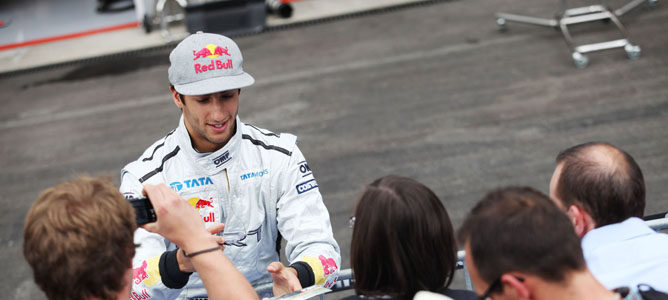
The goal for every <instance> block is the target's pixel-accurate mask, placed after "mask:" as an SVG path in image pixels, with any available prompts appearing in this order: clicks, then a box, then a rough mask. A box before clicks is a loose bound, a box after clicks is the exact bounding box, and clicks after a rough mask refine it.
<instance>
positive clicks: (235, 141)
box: [175, 114, 241, 175]
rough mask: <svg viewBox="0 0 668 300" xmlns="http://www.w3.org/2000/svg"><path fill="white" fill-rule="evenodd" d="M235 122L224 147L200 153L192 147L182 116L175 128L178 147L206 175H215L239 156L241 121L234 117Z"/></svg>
mask: <svg viewBox="0 0 668 300" xmlns="http://www.w3.org/2000/svg"><path fill="white" fill-rule="evenodd" d="M235 122H236V129H237V130H236V132H235V133H234V135H233V136H232V138H230V140H229V141H228V142H227V144H225V146H223V147H222V148H220V149H218V150H216V151H214V152H209V153H200V152H197V150H195V149H194V148H193V146H192V142H191V140H190V135H189V134H188V130H187V129H186V125H185V119H184V117H183V114H182V115H181V119H180V120H179V127H177V129H176V132H175V134H176V136H177V137H178V141H179V147H181V149H182V151H183V152H184V153H186V154H187V155H188V156H190V157H191V158H192V160H193V161H195V162H196V164H197V165H198V166H199V167H200V168H201V169H203V170H204V171H205V172H206V173H207V174H210V175H213V174H216V173H218V172H220V171H222V170H224V169H227V168H229V167H230V165H231V164H232V163H233V161H235V158H236V156H237V155H238V154H239V145H240V141H241V120H240V119H239V116H237V117H236V119H235Z"/></svg>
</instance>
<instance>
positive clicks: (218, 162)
mask: <svg viewBox="0 0 668 300" xmlns="http://www.w3.org/2000/svg"><path fill="white" fill-rule="evenodd" d="M230 159H232V158H231V157H230V151H225V153H223V154H221V155H219V156H218V157H216V158H214V159H213V164H214V165H216V167H220V166H221V165H222V164H224V163H226V162H228V161H230Z"/></svg>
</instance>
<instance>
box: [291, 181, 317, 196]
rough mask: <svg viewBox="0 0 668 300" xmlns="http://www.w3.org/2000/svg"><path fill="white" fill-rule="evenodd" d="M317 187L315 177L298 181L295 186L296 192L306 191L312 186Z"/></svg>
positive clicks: (312, 187)
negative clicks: (301, 181)
mask: <svg viewBox="0 0 668 300" xmlns="http://www.w3.org/2000/svg"><path fill="white" fill-rule="evenodd" d="M317 187H318V183H317V182H316V181H315V179H311V180H309V181H306V182H303V183H300V184H298V185H297V186H296V188H297V193H298V194H303V193H306V192H308V191H310V190H312V189H314V188H317Z"/></svg>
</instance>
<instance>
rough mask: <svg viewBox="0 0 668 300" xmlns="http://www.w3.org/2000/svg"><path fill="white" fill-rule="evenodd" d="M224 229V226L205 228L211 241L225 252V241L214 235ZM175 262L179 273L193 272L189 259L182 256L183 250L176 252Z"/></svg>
mask: <svg viewBox="0 0 668 300" xmlns="http://www.w3.org/2000/svg"><path fill="white" fill-rule="evenodd" d="M224 228H225V224H217V225H214V226H211V227H209V228H207V230H208V231H209V232H210V233H211V239H212V240H213V241H215V242H216V243H218V245H220V250H225V244H224V243H225V239H223V237H222V236H218V235H216V234H217V233H219V232H221V231H223V229H224ZM176 261H178V262H179V270H181V272H190V273H191V272H195V267H194V266H193V264H192V262H190V258H188V257H186V256H185V255H184V253H183V250H178V251H177V252H176Z"/></svg>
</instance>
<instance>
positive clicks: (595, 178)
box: [555, 142, 645, 227]
mask: <svg viewBox="0 0 668 300" xmlns="http://www.w3.org/2000/svg"><path fill="white" fill-rule="evenodd" d="M559 164H562V168H561V173H560V174H561V175H560V176H559V180H558V182H557V188H556V191H555V195H556V196H557V197H558V198H559V200H560V201H561V203H562V204H563V206H564V207H565V208H568V207H569V206H571V205H574V204H575V205H578V206H581V207H582V208H583V209H584V210H585V211H587V212H588V213H589V214H590V215H591V217H592V218H593V219H594V222H596V227H601V226H604V225H608V224H613V223H619V222H622V221H624V220H626V219H628V218H630V217H639V218H642V216H643V213H644V211H645V180H644V179H643V175H642V171H640V167H639V166H638V164H637V163H636V162H635V160H634V159H633V157H631V155H629V154H628V153H626V152H624V151H622V150H621V149H619V148H617V147H615V146H613V145H610V144H607V143H601V142H591V143H585V144H580V145H577V146H574V147H571V148H568V149H566V150H564V151H562V152H561V153H559V155H558V156H557V165H559Z"/></svg>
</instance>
